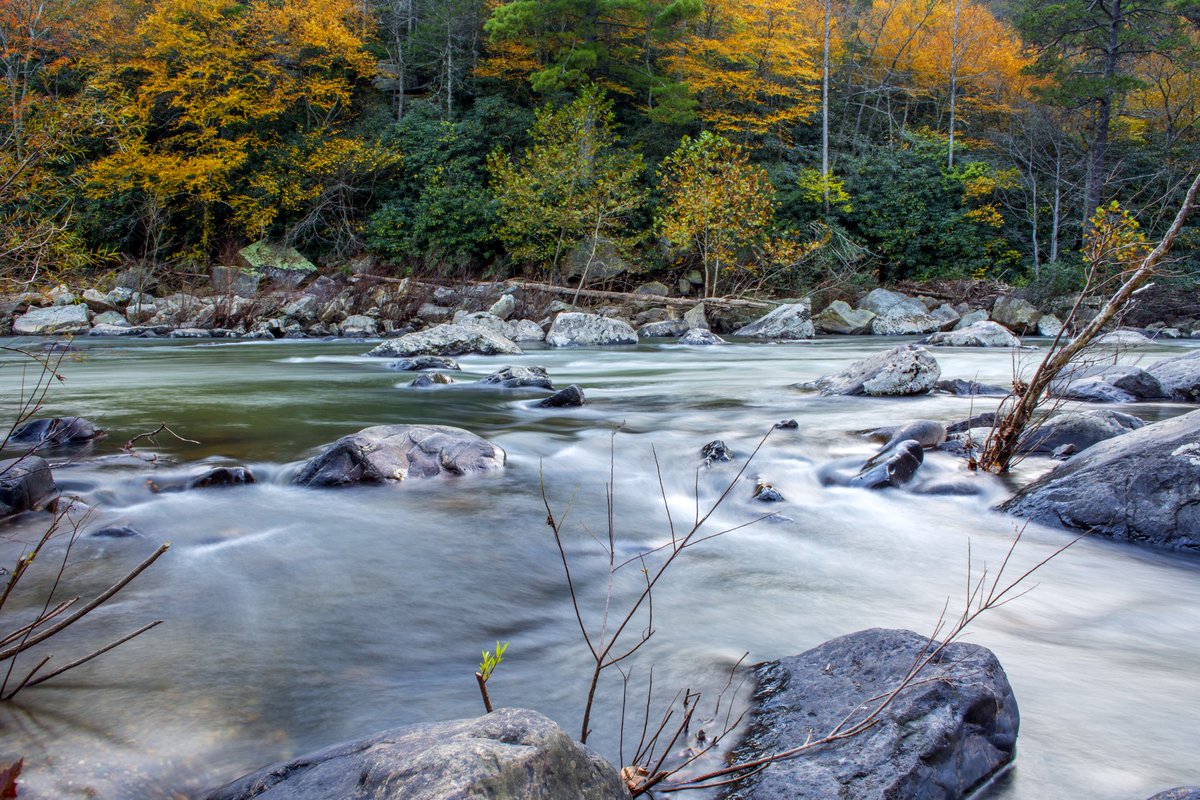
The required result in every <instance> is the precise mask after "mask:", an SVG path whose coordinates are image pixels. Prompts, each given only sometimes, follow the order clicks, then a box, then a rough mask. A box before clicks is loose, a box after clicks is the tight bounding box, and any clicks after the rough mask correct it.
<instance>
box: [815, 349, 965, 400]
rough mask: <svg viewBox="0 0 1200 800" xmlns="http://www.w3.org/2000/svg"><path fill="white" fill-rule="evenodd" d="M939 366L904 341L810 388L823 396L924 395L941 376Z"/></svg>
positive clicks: (817, 382)
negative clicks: (902, 343)
mask: <svg viewBox="0 0 1200 800" xmlns="http://www.w3.org/2000/svg"><path fill="white" fill-rule="evenodd" d="M941 374H942V369H941V367H939V366H938V363H937V361H936V360H935V359H934V358H933V356H932V355H930V353H929V351H928V350H926V349H925V348H923V347H918V346H917V345H913V344H904V345H900V346H899V347H893V348H892V349H891V350H886V351H884V352H882V353H876V354H875V355H873V356H868V357H867V358H864V359H861V360H859V361H855V362H854V363H853V364H851V365H850V366H848V367H847V368H846V369H844V370H842V371H841V372H838V373H836V374H834V375H826V376H825V377H822V378H819V379H818V380H817V381H815V382H814V384H813V387H814V388H816V389H818V390H820V392H821V394H823V395H841V394H845V395H860V394H865V395H872V396H896V395H899V396H903V395H914V394H925V393H926V392H928V391H929V390H930V389H932V388H933V385H934V384H935V383H937V380H938V378H939V377H941Z"/></svg>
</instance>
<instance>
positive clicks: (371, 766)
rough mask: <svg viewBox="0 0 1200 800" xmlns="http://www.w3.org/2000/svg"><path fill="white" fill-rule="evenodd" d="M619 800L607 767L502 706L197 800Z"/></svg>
mask: <svg viewBox="0 0 1200 800" xmlns="http://www.w3.org/2000/svg"><path fill="white" fill-rule="evenodd" d="M484 797H486V798H490V800H557V799H558V798H564V799H565V798H571V800H621V798H626V799H627V798H628V797H629V792H628V791H626V790H625V786H624V784H623V783H622V781H621V778H620V775H618V773H617V771H616V770H615V769H613V767H612V766H610V765H609V764H608V762H607V761H605V760H604V759H602V758H601V757H600V756H598V755H596V754H595V753H593V752H592V751H590V750H588V749H587V748H586V747H584V746H583V745H580V744H578V743H576V742H575V741H573V740H572V739H571V737H570V736H568V735H567V734H566V733H564V732H563V730H562V729H561V728H560V727H558V726H557V725H555V724H554V723H553V722H552V721H550V720H549V719H547V718H546V717H544V716H542V715H541V714H538V713H537V712H535V711H525V710H522V709H512V708H502V709H500V710H498V711H495V712H493V713H491V714H488V715H487V716H484V717H480V718H478V719H465V720H454V721H450V722H433V723H427V724H424V725H410V726H408V727H404V728H396V729H395V730H390V731H385V732H383V733H377V734H375V735H373V736H369V737H367V738H365V739H358V740H355V741H351V742H344V743H342V744H337V745H334V746H332V747H327V748H325V749H324V750H319V751H317V752H315V753H310V754H308V755H305V756H301V757H300V758H296V759H293V760H291V761H285V762H281V763H278V764H272V765H271V766H269V767H264V768H263V769H261V770H259V771H258V772H254V773H251V774H250V775H247V776H245V777H244V778H241V779H239V780H236V781H234V782H233V783H229V784H226V785H225V786H223V787H221V788H220V789H217V790H216V791H214V792H212V793H210V794H209V795H208V797H207V800H251V798H253V799H254V800H330V798H345V799H346V800H367V799H368V798H370V800H475V798H484Z"/></svg>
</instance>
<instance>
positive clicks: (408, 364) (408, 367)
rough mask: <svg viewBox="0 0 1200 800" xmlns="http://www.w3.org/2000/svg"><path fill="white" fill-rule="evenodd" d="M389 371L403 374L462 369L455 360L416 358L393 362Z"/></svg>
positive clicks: (435, 357) (438, 357)
mask: <svg viewBox="0 0 1200 800" xmlns="http://www.w3.org/2000/svg"><path fill="white" fill-rule="evenodd" d="M388 369H395V370H400V371H401V372H421V371H423V370H427V369H453V370H461V369H462V367H460V366H459V365H458V362H457V361H455V360H454V359H453V358H443V357H441V356H417V357H416V358H402V359H400V360H399V361H393V362H392V363H391V364H388Z"/></svg>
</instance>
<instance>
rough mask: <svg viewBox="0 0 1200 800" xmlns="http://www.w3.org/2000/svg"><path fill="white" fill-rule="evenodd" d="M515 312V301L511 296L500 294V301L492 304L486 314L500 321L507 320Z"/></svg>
mask: <svg viewBox="0 0 1200 800" xmlns="http://www.w3.org/2000/svg"><path fill="white" fill-rule="evenodd" d="M516 310H517V299H516V298H515V297H513V296H512V295H511V294H502V295H500V299H499V300H497V301H496V302H494V303H492V305H491V308H489V309H488V313H489V314H491V315H492V316H494V317H497V318H498V319H501V320H507V319H508V318H509V317H511V316H512V315H513V314H514V313H515V312H516Z"/></svg>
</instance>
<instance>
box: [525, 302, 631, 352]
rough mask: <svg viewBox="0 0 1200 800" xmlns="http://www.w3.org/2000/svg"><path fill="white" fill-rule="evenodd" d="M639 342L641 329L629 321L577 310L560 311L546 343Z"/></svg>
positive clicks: (571, 344) (608, 343)
mask: <svg viewBox="0 0 1200 800" xmlns="http://www.w3.org/2000/svg"><path fill="white" fill-rule="evenodd" d="M637 343H638V335H637V332H636V331H635V330H634V329H633V328H631V327H630V326H629V325H628V324H627V323H625V322H622V321H621V320H618V319H609V318H607V317H601V316H599V315H597V314H583V313H580V312H575V311H568V312H565V313H563V314H559V315H558V316H557V317H556V318H555V319H554V324H553V325H551V326H550V332H549V333H547V334H546V344H548V345H550V346H551V347H602V346H608V345H626V344H637Z"/></svg>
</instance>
